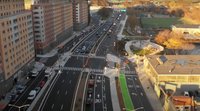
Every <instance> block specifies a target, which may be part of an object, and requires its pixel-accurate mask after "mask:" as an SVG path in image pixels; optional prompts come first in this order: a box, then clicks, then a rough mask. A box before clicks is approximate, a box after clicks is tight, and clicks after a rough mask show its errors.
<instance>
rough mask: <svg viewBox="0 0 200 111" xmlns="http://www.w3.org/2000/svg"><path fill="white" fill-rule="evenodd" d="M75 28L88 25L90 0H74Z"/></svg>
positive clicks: (79, 28)
mask: <svg viewBox="0 0 200 111" xmlns="http://www.w3.org/2000/svg"><path fill="white" fill-rule="evenodd" d="M72 3H73V23H74V30H76V31H77V30H81V29H83V28H85V27H86V26H87V25H88V13H89V11H88V10H89V7H88V1H87V0H72Z"/></svg>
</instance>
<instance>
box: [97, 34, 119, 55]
mask: <svg viewBox="0 0 200 111" xmlns="http://www.w3.org/2000/svg"><path fill="white" fill-rule="evenodd" d="M109 36H111V35H109ZM109 36H106V38H105V39H104V40H103V41H102V43H101V44H100V47H99V49H98V50H97V53H96V54H97V56H106V54H107V53H112V54H114V55H116V53H115V50H114V42H115V36H111V37H109Z"/></svg>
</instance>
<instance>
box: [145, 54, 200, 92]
mask: <svg viewBox="0 0 200 111" xmlns="http://www.w3.org/2000/svg"><path fill="white" fill-rule="evenodd" d="M144 68H145V71H146V72H147V74H149V75H150V79H151V82H152V83H153V85H154V86H158V87H157V89H159V88H160V87H162V88H164V89H172V90H176V91H177V90H180V91H179V92H182V91H185V90H197V89H199V88H200V70H199V69H200V55H148V56H146V57H145V60H144Z"/></svg>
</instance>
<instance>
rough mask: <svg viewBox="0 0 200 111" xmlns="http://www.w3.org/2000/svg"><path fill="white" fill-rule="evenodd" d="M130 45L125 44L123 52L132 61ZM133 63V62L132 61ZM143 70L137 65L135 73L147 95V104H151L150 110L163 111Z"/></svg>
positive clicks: (129, 43) (141, 65)
mask: <svg viewBox="0 0 200 111" xmlns="http://www.w3.org/2000/svg"><path fill="white" fill-rule="evenodd" d="M131 45H132V41H130V42H127V43H126V45H125V50H126V51H127V52H128V54H129V57H127V58H128V59H132V57H133V56H134V54H133V53H132V51H131V50H130V46H131ZM134 59H135V58H134ZM134 61H135V60H134ZM142 69H143V64H139V63H138V65H137V67H136V72H137V74H138V76H139V79H140V82H141V84H142V87H143V89H144V91H145V93H146V95H147V98H148V100H149V103H150V104H151V106H152V108H153V110H154V111H163V107H162V105H161V102H160V100H159V98H158V96H157V95H156V93H155V91H154V88H153V86H152V85H151V82H150V79H149V76H148V75H147V74H146V73H145V71H144V70H142Z"/></svg>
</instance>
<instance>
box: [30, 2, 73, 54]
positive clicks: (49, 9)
mask: <svg viewBox="0 0 200 111" xmlns="http://www.w3.org/2000/svg"><path fill="white" fill-rule="evenodd" d="M31 9H32V13H33V24H34V36H35V47H36V53H37V54H45V53H47V52H49V51H50V50H52V49H53V48H55V47H56V46H57V45H58V44H60V43H61V42H62V41H64V40H66V39H68V38H69V37H70V36H71V34H72V32H73V15H72V4H71V3H70V2H67V1H62V0H60V1H56V0H55V1H48V0H47V1H42V2H40V1H35V2H34V4H33V5H32V6H31Z"/></svg>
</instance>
